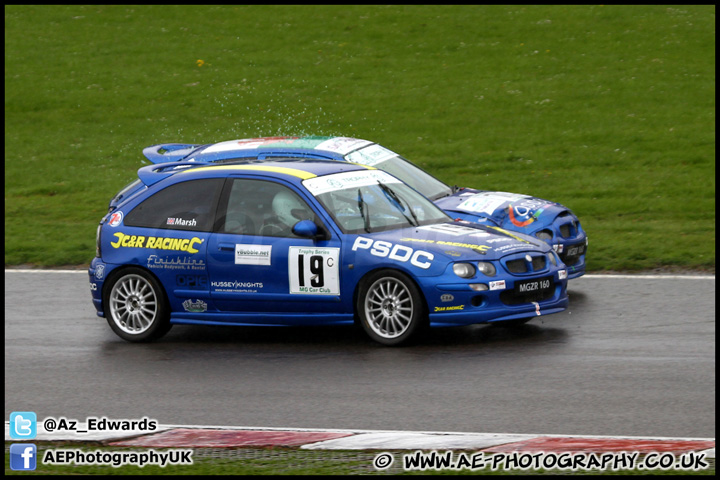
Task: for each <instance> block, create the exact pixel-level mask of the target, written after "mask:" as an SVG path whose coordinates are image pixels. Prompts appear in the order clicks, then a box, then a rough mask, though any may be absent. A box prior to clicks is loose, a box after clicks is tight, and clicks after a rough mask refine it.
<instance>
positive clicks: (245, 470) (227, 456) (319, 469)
mask: <svg viewBox="0 0 720 480" xmlns="http://www.w3.org/2000/svg"><path fill="white" fill-rule="evenodd" d="M50 449H52V450H54V453H53V455H55V456H57V455H58V452H59V451H60V450H65V451H68V450H77V449H80V450H82V451H83V452H86V454H96V453H97V452H98V451H101V452H103V453H107V454H109V455H117V457H118V458H120V454H122V453H128V452H136V453H138V454H142V453H144V454H148V452H149V450H150V449H139V448H120V447H108V446H100V445H88V444H85V445H82V444H62V443H47V442H45V443H41V444H39V445H38V457H39V458H40V461H39V462H38V463H37V468H36V469H35V470H34V471H14V470H11V469H10V456H9V453H8V452H9V443H8V442H6V443H5V473H6V474H10V475H376V474H377V475H387V474H391V475H547V474H551V475H563V474H564V475H570V474H573V475H599V474H601V475H715V460H714V459H705V462H706V464H707V466H708V468H707V469H704V470H696V471H693V470H661V469H659V468H658V469H655V470H638V469H636V470H617V471H614V470H612V469H608V470H602V471H601V470H597V469H587V470H577V471H575V472H572V471H570V470H544V469H538V470H534V469H527V470H522V469H519V468H518V469H507V470H503V469H501V468H498V469H496V470H492V469H491V467H486V468H485V469H479V470H472V469H460V470H452V469H447V468H446V469H438V470H425V471H422V470H405V469H404V467H403V455H405V454H408V453H409V454H412V453H414V452H415V450H413V451H393V452H390V453H392V455H393V457H394V461H393V463H392V465H391V466H390V467H389V468H387V469H385V470H377V469H376V468H375V467H374V464H373V460H374V459H375V457H376V456H377V455H378V454H379V453H380V452H379V451H373V450H367V451H362V450H359V451H358V450H353V451H334V450H300V449H297V448H216V449H206V448H200V449H193V454H192V460H193V464H192V465H166V466H165V467H161V466H158V465H145V466H143V467H139V466H137V465H123V466H120V467H113V466H110V465H75V464H71V465H52V464H46V463H45V462H44V457H45V454H46V451H47V450H50ZM153 450H154V451H155V452H156V453H165V452H167V451H168V449H153ZM181 450H187V449H181ZM444 452H445V451H442V452H438V453H439V454H443V453H444ZM464 453H465V455H466V459H468V460H471V461H472V458H473V456H474V455H476V454H477V452H464ZM165 454H166V453H165ZM459 455H460V452H453V458H454V459H455V460H456V461H457V460H459ZM596 457H597V458H599V457H600V455H597V456H596ZM679 457H680V456H679V455H676V459H678V458H679ZM485 461H486V463H487V464H488V465H491V460H490V459H489V457H487V458H485ZM638 461H641V460H640V459H639V460H638Z"/></svg>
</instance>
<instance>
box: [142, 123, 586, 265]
mask: <svg viewBox="0 0 720 480" xmlns="http://www.w3.org/2000/svg"><path fill="white" fill-rule="evenodd" d="M143 153H144V154H145V156H146V157H147V158H148V159H149V160H150V161H151V162H153V163H164V162H172V161H179V160H194V161H199V162H220V163H223V162H237V161H241V160H242V161H248V162H256V161H261V160H263V159H265V160H267V159H272V158H276V157H295V158H327V159H332V160H339V161H347V162H354V163H359V164H362V165H366V166H372V167H375V168H379V169H381V170H385V171H386V172H389V173H391V174H393V175H394V176H396V177H398V178H399V179H401V180H402V181H403V182H405V183H407V184H408V185H410V186H411V187H413V188H415V189H416V190H417V191H419V192H420V193H422V194H423V195H424V196H426V197H427V198H429V199H430V200H432V201H433V202H435V204H436V205H438V206H439V207H440V208H442V209H443V210H445V211H446V212H447V213H448V214H449V215H450V216H452V217H453V218H454V219H460V220H467V221H469V222H472V223H480V224H483V225H489V226H496V227H501V228H503V229H505V230H509V231H514V232H519V233H524V234H526V235H530V236H533V237H536V238H539V239H541V240H544V241H545V242H547V243H548V244H549V245H551V246H552V248H553V249H554V250H555V251H556V252H557V253H558V254H559V255H560V258H561V259H562V261H563V263H565V265H566V266H567V270H568V278H570V279H572V278H577V277H580V276H582V275H583V274H584V273H585V253H586V251H587V244H588V238H587V235H586V233H585V231H584V230H583V229H582V227H581V225H580V221H579V220H578V218H577V217H576V216H575V214H573V213H572V211H570V209H569V208H567V207H564V206H563V205H560V204H559V203H555V202H550V201H547V200H543V199H540V198H537V197H531V196H529V195H520V194H515V193H507V192H492V191H480V190H473V189H470V188H458V187H449V186H448V185H445V184H444V183H442V182H441V181H439V180H438V179H436V178H435V177H433V176H432V175H430V174H429V173H427V172H425V171H423V170H421V169H420V168H418V167H417V166H415V165H413V164H412V163H410V162H409V161H407V160H405V159H404V158H402V157H401V156H400V155H398V154H396V153H394V152H392V151H390V150H388V149H387V148H385V147H382V146H380V145H378V144H376V143H373V142H370V141H367V140H360V139H356V138H348V137H266V138H251V139H244V140H233V141H227V142H221V143H216V144H210V145H190V144H165V145H154V146H152V147H148V148H146V149H145V150H144V152H143ZM135 187H138V185H135Z"/></svg>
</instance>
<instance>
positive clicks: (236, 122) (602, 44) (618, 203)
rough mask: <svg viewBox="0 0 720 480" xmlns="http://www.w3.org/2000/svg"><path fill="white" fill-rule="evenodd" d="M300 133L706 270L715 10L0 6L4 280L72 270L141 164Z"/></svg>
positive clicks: (603, 261)
mask: <svg viewBox="0 0 720 480" xmlns="http://www.w3.org/2000/svg"><path fill="white" fill-rule="evenodd" d="M302 134H319V135H347V136H355V137H360V138H366V139H370V140H374V141H377V142H379V143H381V144H383V145H385V146H387V147H388V148H390V149H392V150H395V151H397V152H399V153H400V154H402V155H404V156H405V157H406V158H408V159H410V160H412V161H414V162H415V163H417V164H419V165H420V166H422V167H423V168H425V169H427V170H428V171H430V172H431V173H433V174H434V175H436V176H437V177H439V178H441V179H442V180H444V181H445V182H446V183H449V184H458V185H463V186H471V187H476V188H482V189H493V190H501V191H510V192H517V193H528V194H533V195H536V196H539V197H541V198H547V199H549V200H553V201H557V202H560V203H563V204H565V205H567V206H569V207H570V208H571V209H572V210H573V211H574V212H575V213H576V214H577V215H578V216H579V217H580V219H581V221H582V223H583V226H584V228H585V229H586V231H587V232H588V234H589V238H590V248H589V253H588V269H589V270H590V271H602V270H645V269H653V268H658V267H674V268H691V269H698V270H710V271H713V272H714V268H715V6H714V5H684V6H667V5H659V6H653V5H648V6H618V5H583V6H541V5H537V6H519V5H507V6H504V5H503V6H434V5H423V6H407V5H405V6H377V5H375V6H367V5H361V6H352V5H350V6H260V5H251V6H184V5H183V6H128V5H122V6H106V5H99V6H98V5H95V6H80V5H75V6H57V5H53V6H35V5H12V6H5V264H6V265H18V264H36V265H43V266H51V265H68V264H73V265H81V264H87V263H88V262H89V261H90V260H91V259H92V257H93V255H94V239H95V228H96V226H97V223H98V221H99V220H100V218H101V217H102V216H103V214H104V213H105V209H106V205H107V202H108V200H109V198H110V197H111V196H112V195H113V194H114V193H115V192H116V191H117V190H119V189H120V188H121V187H122V186H124V185H125V184H126V183H128V182H129V181H131V180H132V179H133V177H134V176H135V172H136V170H137V168H139V167H140V166H142V165H143V160H144V158H143V157H142V154H141V150H142V148H144V147H146V146H148V145H152V144H156V143H162V142H194V143H211V142H217V141H222V140H229V139H234V138H245V137H252V136H266V135H302Z"/></svg>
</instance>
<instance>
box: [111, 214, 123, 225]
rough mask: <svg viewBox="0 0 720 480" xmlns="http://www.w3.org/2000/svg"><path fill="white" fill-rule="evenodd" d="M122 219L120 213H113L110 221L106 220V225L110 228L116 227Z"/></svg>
mask: <svg viewBox="0 0 720 480" xmlns="http://www.w3.org/2000/svg"><path fill="white" fill-rule="evenodd" d="M122 219H123V213H122V212H113V213H112V215H110V219H109V220H108V225H109V226H111V227H117V226H118V225H120V224H121V223H122Z"/></svg>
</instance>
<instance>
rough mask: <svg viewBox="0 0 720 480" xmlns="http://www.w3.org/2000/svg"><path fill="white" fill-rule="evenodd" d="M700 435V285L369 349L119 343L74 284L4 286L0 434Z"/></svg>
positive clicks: (187, 330) (266, 333) (574, 303)
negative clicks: (23, 423) (45, 426)
mask: <svg viewBox="0 0 720 480" xmlns="http://www.w3.org/2000/svg"><path fill="white" fill-rule="evenodd" d="M12 411H35V412H36V413H37V415H38V418H39V419H40V418H45V417H48V416H53V417H61V416H63V417H67V418H73V419H79V420H84V419H85V418H86V417H88V416H106V417H109V418H114V419H120V418H129V419H139V418H142V417H145V416H147V417H150V418H153V419H156V420H157V421H158V422H160V423H162V424H186V425H232V426H256V427H280V428H284V427H295V428H334V429H364V430H414V431H446V432H447V431H453V432H485V433H542V434H563V435H623V436H624V435H628V436H666V437H702V438H714V437H715V279H714V277H704V278H703V279H698V278H692V277H690V278H682V279H681V278H678V277H672V278H648V277H641V278H626V277H619V278H618V277H601V278H598V277H596V276H593V277H583V278H580V279H577V280H573V281H571V282H570V308H569V309H568V310H567V311H566V312H563V313H561V314H555V315H550V316H547V317H539V318H537V319H535V320H533V321H532V322H530V323H529V324H527V325H525V326H523V327H520V328H517V329H515V330H508V329H504V328H497V327H490V326H474V327H465V328H453V329H443V330H433V335H432V336H431V337H429V338H428V339H426V340H424V341H422V342H421V343H420V344H418V345H414V346H411V347H405V348H388V347H383V346H380V345H377V344H375V343H373V342H372V341H370V340H369V339H368V338H366V336H365V334H364V333H362V332H361V331H359V330H356V329H354V328H352V327H347V328H345V327H343V328H303V329H301V328H264V329H263V328H231V327H227V328H219V327H194V326H175V327H174V328H173V329H172V330H171V332H170V333H169V334H168V335H167V336H165V337H164V338H163V339H162V340H161V341H159V342H157V343H153V344H130V343H126V342H125V341H123V340H121V339H119V338H118V337H116V336H115V334H113V333H112V331H111V330H110V328H109V327H108V325H107V323H106V322H105V320H104V319H101V318H99V317H97V316H96V315H95V312H94V309H93V307H92V304H91V301H90V293H89V289H88V281H87V274H85V273H82V272H77V273H69V272H53V273H47V272H33V273H22V272H9V271H6V273H5V418H6V419H7V418H8V417H9V414H10V412H12Z"/></svg>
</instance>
